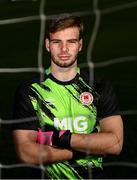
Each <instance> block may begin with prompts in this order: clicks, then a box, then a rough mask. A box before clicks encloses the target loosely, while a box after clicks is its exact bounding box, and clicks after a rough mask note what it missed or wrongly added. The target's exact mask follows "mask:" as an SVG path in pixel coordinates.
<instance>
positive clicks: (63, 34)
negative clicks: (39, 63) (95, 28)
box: [45, 27, 82, 67]
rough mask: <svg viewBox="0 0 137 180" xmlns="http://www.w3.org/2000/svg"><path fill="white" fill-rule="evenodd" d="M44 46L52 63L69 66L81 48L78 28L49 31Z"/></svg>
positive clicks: (74, 60) (75, 59)
mask: <svg viewBox="0 0 137 180" xmlns="http://www.w3.org/2000/svg"><path fill="white" fill-rule="evenodd" d="M45 46H46V49H47V50H48V51H49V52H50V53H51V61H52V65H54V64H55V65H57V66H59V67H70V66H71V65H73V64H74V63H75V62H76V61H77V55H78V53H79V51H81V49H82V39H79V30H78V28H77V27H70V28H67V29H64V30H61V31H57V32H55V33H50V37H49V39H46V41H45Z"/></svg>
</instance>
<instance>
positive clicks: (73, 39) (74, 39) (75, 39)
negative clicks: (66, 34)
mask: <svg viewBox="0 0 137 180" xmlns="http://www.w3.org/2000/svg"><path fill="white" fill-rule="evenodd" d="M50 41H62V40H61V39H50ZM66 41H79V39H77V38H72V39H67V40H66Z"/></svg>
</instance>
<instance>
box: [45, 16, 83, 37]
mask: <svg viewBox="0 0 137 180" xmlns="http://www.w3.org/2000/svg"><path fill="white" fill-rule="evenodd" d="M69 27H78V29H79V38H80V39H81V38H82V36H83V29H84V28H83V22H82V20H81V18H80V17H78V16H73V15H70V14H61V15H59V16H56V17H55V18H52V19H50V20H48V22H47V38H49V34H50V33H55V32H57V31H60V30H63V29H66V28H69Z"/></svg>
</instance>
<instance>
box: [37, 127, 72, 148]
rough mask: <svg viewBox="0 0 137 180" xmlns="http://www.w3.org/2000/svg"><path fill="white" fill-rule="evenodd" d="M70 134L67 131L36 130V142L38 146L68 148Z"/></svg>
mask: <svg viewBox="0 0 137 180" xmlns="http://www.w3.org/2000/svg"><path fill="white" fill-rule="evenodd" d="M70 140H71V132H70V131H69V130H60V131H58V130H52V131H42V130H41V129H39V130H38V133H37V142H38V143H39V144H45V145H51V146H57V147H61V148H70Z"/></svg>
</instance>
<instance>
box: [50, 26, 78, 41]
mask: <svg viewBox="0 0 137 180" xmlns="http://www.w3.org/2000/svg"><path fill="white" fill-rule="evenodd" d="M50 39H79V29H78V28H77V27H69V28H66V29H63V30H60V31H57V32H55V33H50Z"/></svg>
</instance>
